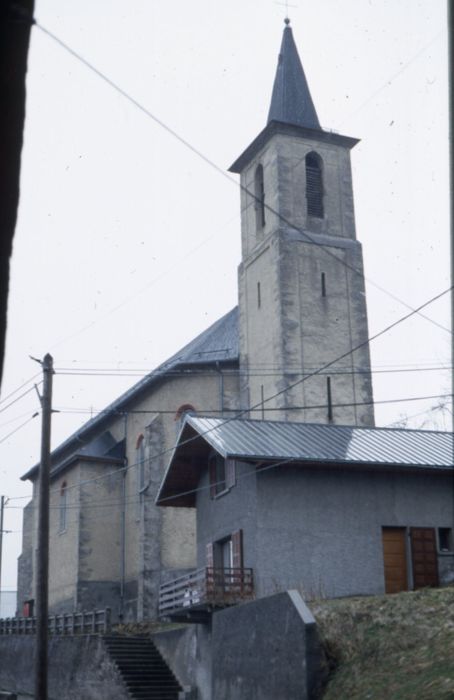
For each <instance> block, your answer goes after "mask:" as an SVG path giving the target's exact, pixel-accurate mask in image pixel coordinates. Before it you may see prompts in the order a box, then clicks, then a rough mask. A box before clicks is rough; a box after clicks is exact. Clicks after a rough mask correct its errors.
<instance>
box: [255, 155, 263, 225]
mask: <svg viewBox="0 0 454 700" xmlns="http://www.w3.org/2000/svg"><path fill="white" fill-rule="evenodd" d="M254 196H255V224H256V228H257V231H261V230H262V229H263V227H264V226H265V181H264V178H263V165H258V166H257V169H256V171H255V178H254Z"/></svg>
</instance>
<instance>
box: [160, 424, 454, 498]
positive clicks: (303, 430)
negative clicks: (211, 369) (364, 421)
mask: <svg viewBox="0 0 454 700" xmlns="http://www.w3.org/2000/svg"><path fill="white" fill-rule="evenodd" d="M191 438H192V440H191ZM207 449H208V451H209V450H210V449H214V450H216V451H217V452H219V454H221V455H222V456H223V457H225V458H233V459H242V460H244V461H253V462H261V463H263V462H265V463H266V462H271V463H273V462H284V463H285V464H288V463H289V462H292V463H295V464H299V465H304V464H307V465H312V466H316V467H318V468H322V467H324V466H325V467H327V466H328V467H329V466H331V467H339V466H340V467H344V468H347V467H349V468H353V467H356V468H367V469H388V470H391V471H404V472H415V471H425V472H427V471H430V473H433V474H435V473H446V471H449V472H452V470H453V434H452V433H448V432H435V431H428V430H403V429H391V428H359V427H356V426H347V425H326V424H323V425H322V424H313V423H296V422H279V421H266V420H244V419H235V420H232V419H230V420H226V419H222V418H204V417H200V416H187V417H186V420H185V423H184V426H183V428H182V431H181V433H180V437H179V440H178V444H177V447H176V448H175V450H174V452H173V454H172V457H171V459H170V463H169V466H168V468H167V471H166V474H165V477H164V479H163V481H162V484H161V487H160V490H159V495H158V498H157V503H158V504H161V505H168V506H194V505H195V495H194V489H196V488H197V485H198V482H199V478H200V474H201V470H202V469H203V465H204V463H206V460H205V462H204V459H203V455H204V453H206V452H207ZM282 466H284V464H283V465H282Z"/></svg>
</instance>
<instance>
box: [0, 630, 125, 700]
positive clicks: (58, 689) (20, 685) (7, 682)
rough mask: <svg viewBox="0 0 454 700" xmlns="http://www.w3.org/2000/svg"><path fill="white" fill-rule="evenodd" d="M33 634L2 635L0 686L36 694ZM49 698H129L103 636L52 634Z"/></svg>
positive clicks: (73, 699)
mask: <svg viewBox="0 0 454 700" xmlns="http://www.w3.org/2000/svg"><path fill="white" fill-rule="evenodd" d="M35 643H36V640H35V637H34V636H31V635H30V636H22V635H11V636H0V687H1V688H3V689H5V690H9V691H11V692H15V693H18V694H21V693H26V694H33V687H34V678H33V674H34V654H35ZM48 681H49V695H48V696H49V700H61V699H62V698H64V700H81V698H83V699H84V700H102V699H104V698H105V699H107V698H109V700H128V699H129V695H128V693H127V691H126V689H125V687H124V685H123V682H122V680H121V678H120V676H119V674H118V671H117V668H116V666H115V664H114V663H113V661H112V660H111V659H110V657H109V655H108V653H107V652H106V650H105V648H104V644H103V642H102V639H101V638H100V637H96V636H80V637H51V639H50V641H49V677H48Z"/></svg>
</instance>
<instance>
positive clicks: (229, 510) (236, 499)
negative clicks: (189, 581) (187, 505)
mask: <svg viewBox="0 0 454 700" xmlns="http://www.w3.org/2000/svg"><path fill="white" fill-rule="evenodd" d="M256 479H257V477H256V474H255V468H254V467H253V466H252V465H250V464H246V463H242V462H237V463H236V486H234V487H233V488H232V489H231V490H230V491H229V492H228V493H225V494H223V495H220V496H218V497H217V498H211V497H210V489H209V479H208V470H205V472H204V474H203V475H202V478H201V480H200V482H199V484H198V488H199V489H200V490H199V491H198V493H197V566H198V567H203V566H206V546H207V544H208V543H210V542H216V541H218V540H221V539H224V538H226V537H228V536H229V535H231V534H232V533H233V532H234V531H235V530H238V529H242V530H243V553H244V566H245V567H251V568H253V569H255V568H256V564H257V559H256V556H257V547H256V543H257V522H258V517H259V513H258V510H257V508H258V504H257V492H256Z"/></svg>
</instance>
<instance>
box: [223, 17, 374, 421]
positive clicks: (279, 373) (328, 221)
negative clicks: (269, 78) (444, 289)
mask: <svg viewBox="0 0 454 700" xmlns="http://www.w3.org/2000/svg"><path fill="white" fill-rule="evenodd" d="M356 143H358V140H357V139H354V138H350V137H348V136H341V135H340V134H337V133H333V132H331V131H325V130H323V129H322V128H321V127H320V124H319V120H318V117H317V113H316V110H315V107H314V104H313V101H312V97H311V94H310V91H309V86H308V83H307V80H306V77H305V74H304V71H303V67H302V65H301V62H300V59H299V56H298V52H297V49H296V46H295V42H294V39H293V34H292V29H291V27H290V26H289V20H286V27H285V29H284V35H283V39H282V45H281V50H280V53H279V60H278V66H277V71H276V77H275V81H274V87H273V93H272V98H271V106H270V110H269V115H268V123H267V125H266V127H265V128H264V129H263V131H261V133H260V134H259V135H258V136H257V137H256V138H255V140H254V141H253V142H252V143H251V144H250V145H249V146H248V148H247V149H246V150H245V151H244V152H243V153H242V155H241V156H240V157H239V158H238V159H237V160H236V161H235V163H234V164H233V165H232V166H231V168H230V171H231V172H234V173H239V174H240V178H241V235H242V262H241V264H240V266H239V309H240V367H241V372H242V401H243V405H244V407H247V406H258V408H256V409H255V410H253V411H251V413H250V416H251V417H252V418H266V419H269V420H298V421H305V422H310V423H327V422H333V423H337V424H344V425H359V426H369V425H370V426H372V425H374V412H373V403H372V400H373V399H372V381H371V373H370V357H369V347H368V345H367V343H366V344H365V345H364V346H363V347H361V349H359V350H357V351H355V352H353V353H350V352H349V351H351V350H352V349H353V348H354V347H356V346H358V345H360V344H361V343H363V342H365V341H367V337H368V326H367V310H366V298H365V291H364V277H363V259H362V251H361V244H360V243H359V242H358V241H357V240H356V231H355V217H354V207H353V188H352V175H351V165H350V150H351V149H352V148H353V147H354V146H355V144H356ZM343 355H345V357H342V359H339V360H338V361H336V362H335V363H334V364H332V365H331V366H330V367H329V368H328V369H326V370H323V371H322V372H321V373H320V374H316V375H315V376H312V377H309V375H310V374H312V373H313V372H314V371H316V370H318V369H320V367H322V366H323V365H325V364H327V363H329V362H331V361H333V360H335V359H336V358H341V356H343ZM301 380H302V381H301ZM293 385H295V386H293ZM289 387H293V388H289ZM274 395H277V396H276V397H275V398H273V399H271V400H269V401H266V399H268V398H269V397H271V396H274Z"/></svg>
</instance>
